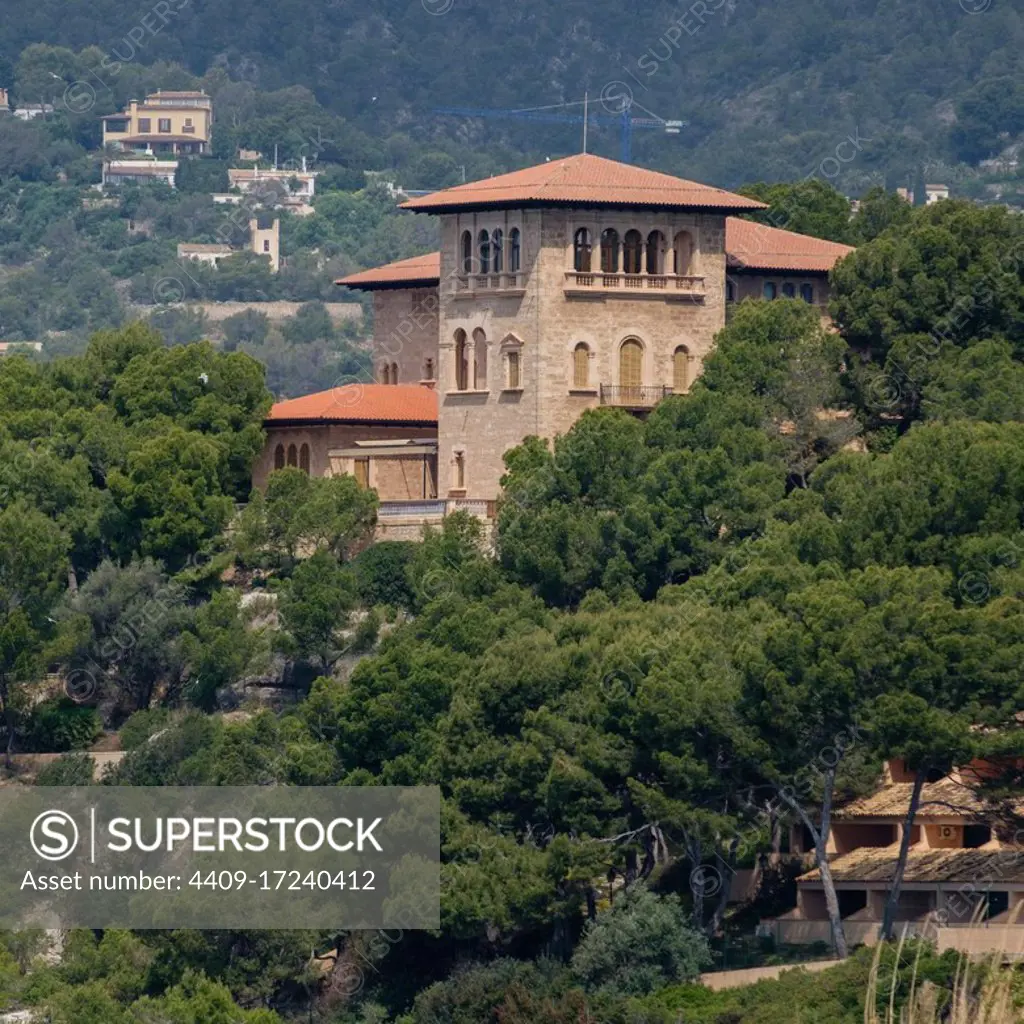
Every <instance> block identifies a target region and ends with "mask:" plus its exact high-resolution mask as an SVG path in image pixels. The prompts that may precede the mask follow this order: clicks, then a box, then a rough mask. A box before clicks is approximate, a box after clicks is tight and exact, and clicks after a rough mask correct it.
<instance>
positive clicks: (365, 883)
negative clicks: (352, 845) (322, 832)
mask: <svg viewBox="0 0 1024 1024" xmlns="http://www.w3.org/2000/svg"><path fill="white" fill-rule="evenodd" d="M188 884H189V885H190V886H192V887H193V888H195V889H219V890H221V891H225V890H232V889H244V888H246V887H247V886H252V887H253V888H254V889H260V890H263V891H264V892H270V891H272V890H273V891H276V890H278V889H291V890H301V889H320V890H327V889H355V890H362V891H367V890H369V891H372V890H373V888H374V877H373V872H372V871H338V872H331V871H316V872H314V871H307V872H306V873H305V874H303V873H302V872H301V871H261V872H260V873H259V874H258V875H249V874H247V873H246V872H245V871H208V872H206V873H205V874H204V873H203V872H201V871H197V872H196V873H195V874H194V875H193V876H192V877H191V878H190V879H189V882H188Z"/></svg>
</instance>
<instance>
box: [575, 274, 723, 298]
mask: <svg viewBox="0 0 1024 1024" xmlns="http://www.w3.org/2000/svg"><path fill="white" fill-rule="evenodd" d="M565 294H566V295H586V296H595V295H600V296H607V295H614V296H617V297H622V298H637V297H641V298H653V299H675V300H684V301H688V302H703V301H704V278H703V277H695V276H693V275H691V274H618V273H616V274H605V273H602V272H600V271H580V270H567V271H566V272H565Z"/></svg>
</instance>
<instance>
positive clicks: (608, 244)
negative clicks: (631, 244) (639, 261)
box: [601, 228, 619, 274]
mask: <svg viewBox="0 0 1024 1024" xmlns="http://www.w3.org/2000/svg"><path fill="white" fill-rule="evenodd" d="M618 272H619V233H618V231H616V230H615V228H605V229H604V231H602V232H601V273H602V274H617V273H618Z"/></svg>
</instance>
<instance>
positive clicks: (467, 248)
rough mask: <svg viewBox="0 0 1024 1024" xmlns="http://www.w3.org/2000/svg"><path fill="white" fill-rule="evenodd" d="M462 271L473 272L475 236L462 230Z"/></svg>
mask: <svg viewBox="0 0 1024 1024" xmlns="http://www.w3.org/2000/svg"><path fill="white" fill-rule="evenodd" d="M462 272H463V273H464V274H472V273H473V236H472V235H471V234H470V233H469V232H468V231H463V232H462Z"/></svg>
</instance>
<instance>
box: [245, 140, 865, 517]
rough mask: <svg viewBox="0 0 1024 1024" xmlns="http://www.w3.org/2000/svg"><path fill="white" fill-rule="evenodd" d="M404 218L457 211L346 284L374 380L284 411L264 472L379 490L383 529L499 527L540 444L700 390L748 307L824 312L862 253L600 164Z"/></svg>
mask: <svg viewBox="0 0 1024 1024" xmlns="http://www.w3.org/2000/svg"><path fill="white" fill-rule="evenodd" d="M403 206H404V208H405V209H408V210H412V211H414V212H415V213H419V214H428V215H432V216H436V217H438V218H439V221H440V235H441V250H440V252H438V253H433V254H430V255H426V256H417V257H413V258H412V259H406V260H401V261H399V262H397V263H391V264H388V265H386V266H383V267H378V268H375V269H373V270H368V271H364V272H362V273H358V274H353V275H351V276H349V277H345V278H342V279H341V280H340V281H338V282H337V283H338V284H339V285H344V286H346V287H349V288H353V289H360V290H363V291H368V292H371V293H372V294H373V298H374V312H375V330H374V346H373V361H374V374H375V382H374V383H373V384H364V383H353V384H350V385H347V386H346V387H342V388H336V389H334V391H333V392H325V393H321V394H320V395H318V396H307V397H306V398H300V399H293V400H290V401H285V402H280V403H278V404H277V405H275V406H274V408H273V410H272V411H271V414H270V417H269V418H268V420H267V422H266V427H267V430H268V437H269V441H268V445H267V449H266V451H265V452H264V454H263V458H262V460H261V461H260V463H259V465H258V466H257V469H256V474H255V477H256V479H255V482H256V484H257V486H259V485H260V484H261V483H262V482H263V481H264V480H265V478H266V474H267V473H268V472H269V471H270V470H272V469H273V468H275V467H279V466H282V465H287V464H294V465H299V466H303V467H305V468H307V469H308V470H309V471H310V472H313V473H316V474H324V473H333V472H350V473H354V474H355V475H356V476H357V477H358V478H359V479H360V480H362V481H364V482H366V483H367V484H368V485H369V486H376V487H377V489H378V493H379V495H380V498H381V501H382V508H381V512H382V525H384V526H386V519H387V517H388V516H389V515H395V516H398V517H400V513H401V512H402V511H403V510H402V508H401V503H402V502H410V503H415V504H416V507H415V509H414V508H412V507H410V508H409V510H408V511H409V512H410V517H411V518H413V519H415V518H416V517H417V516H418V517H419V519H418V521H420V522H422V521H425V519H426V520H429V519H430V518H432V517H433V515H435V514H443V511H444V510H446V509H450V508H451V507H453V506H454V507H467V508H470V509H471V510H472V511H474V512H477V513H478V514H484V515H486V514H489V513H490V512H492V510H493V502H494V500H495V499H496V498H497V496H498V492H499V489H500V484H499V481H500V479H501V476H502V474H503V472H504V465H503V461H502V456H503V455H504V453H505V452H506V451H507V450H508V449H510V448H512V447H514V446H515V445H517V444H519V443H520V442H521V441H522V440H523V438H525V437H527V436H529V435H532V434H533V435H538V436H540V437H545V438H554V437H555V436H557V435H559V434H563V433H565V432H566V431H567V430H568V429H569V428H570V427H571V426H572V425H573V423H574V422H575V421H576V420H577V419H578V418H579V416H580V415H581V414H582V413H583V412H584V411H585V410H587V409H591V408H594V407H597V406H619V407H621V408H624V409H627V410H629V411H632V412H634V413H636V414H638V415H643V414H644V413H645V412H646V411H648V410H649V409H650V408H651V407H653V406H654V405H655V404H656V403H657V402H659V401H660V400H661V399H662V398H664V397H666V396H667V395H671V394H680V393H684V392H686V391H687V390H688V388H689V387H690V385H691V383H692V382H693V380H694V379H695V378H696V377H697V376H698V375H699V374H700V372H701V367H702V364H703V360H704V358H705V357H706V356H707V354H708V353H709V352H710V351H711V349H712V347H713V345H714V338H715V335H716V333H717V332H718V331H720V330H721V329H722V328H723V327H724V326H725V322H726V310H727V307H728V306H729V304H730V303H733V302H738V301H741V300H742V299H745V298H748V297H755V298H766V299H774V298H781V297H792V298H798V299H803V300H804V301H806V302H808V303H811V304H814V305H816V306H818V307H820V308H821V309H822V311H824V307H825V303H826V301H827V298H828V273H829V271H830V270H831V268H832V267H833V265H834V264H835V263H836V262H837V261H838V260H839V259H841V258H842V257H843V256H845V255H846V254H847V253H848V252H850V251H851V250H850V247H848V246H844V245H838V244H836V243H833V242H827V241H823V240H821V239H816V238H810V237H807V236H805V235H798V234H794V233H792V232H788V231H782V230H779V229H777V228H772V227H766V226H763V225H760V224H756V223H754V222H752V221H747V220H742V219H740V218H739V217H738V216H736V215H738V214H742V213H748V212H753V211H756V210H760V209H763V208H764V207H763V205H762V204H761V203H759V202H756V201H755V200H752V199H749V198H746V197H745V196H740V195H737V194H735V193H732V192H726V191H723V190H722V189H718V188H713V187H711V186H708V185H701V184H698V183H696V182H692V181H686V180H684V179H681V178H675V177H672V176H670V175H667V174H661V173H658V172H655V171H650V170H646V169H643V168H639V167H635V166H630V165H627V164H621V163H617V162H615V161H612V160H606V159H603V158H601V157H597V156H593V155H589V154H581V155H577V156H572V157H568V158H566V159H562V160H553V161H550V162H547V163H544V164H540V165H538V166H536V167H529V168H526V169H525V170H520V171H515V172H512V173H510V174H503V175H499V176H497V177H494V178H490V179H487V180H484V181H477V182H470V183H468V184H464V185H459V186H457V187H455V188H450V189H446V190H444V191H441V192H436V193H434V194H432V195H427V196H424V197H421V198H416V199H412V200H409V201H408V202H405V203H404V204H403ZM823 315H824V312H823ZM424 389H430V390H431V392H432V394H431V399H430V402H431V406H432V408H433V409H436V413H435V416H436V419H435V421H434V423H433V424H430V423H428V422H425V421H424V418H423V417H424V412H423V410H424V400H423V396H422V391H423V390H424ZM325 406H326V407H327V411H326V412H325ZM314 408H315V411H316V414H315V415H307V412H308V410H311V409H314ZM372 409H380V410H384V409H386V418H385V419H380V420H376V421H374V420H373V419H372ZM404 409H408V410H409V415H405V414H404V413H403V410H404ZM303 410H306V412H304V411H303ZM367 410H371V411H367ZM360 430H362V433H363V434H364V435H365V436H359V435H360ZM342 433H343V434H344V436H345V442H344V444H341V443H340V442H336V441H335V440H334V439H335V438H337V437H340V436H341V434H342ZM383 435H386V437H385V436H383ZM396 460H397V461H398V462H399V463H404V465H405V470H407V471H403V472H399V471H398V469H397V467H396V465H395V462H396ZM385 481H387V484H386V485H385ZM431 503H433V505H431ZM434 506H437V507H434ZM421 513H422V515H421ZM428 513H429V514H428ZM385 535H387V531H386V530H385Z"/></svg>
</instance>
